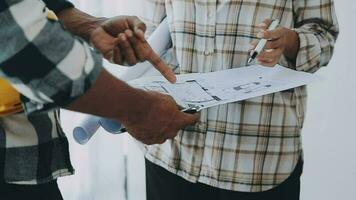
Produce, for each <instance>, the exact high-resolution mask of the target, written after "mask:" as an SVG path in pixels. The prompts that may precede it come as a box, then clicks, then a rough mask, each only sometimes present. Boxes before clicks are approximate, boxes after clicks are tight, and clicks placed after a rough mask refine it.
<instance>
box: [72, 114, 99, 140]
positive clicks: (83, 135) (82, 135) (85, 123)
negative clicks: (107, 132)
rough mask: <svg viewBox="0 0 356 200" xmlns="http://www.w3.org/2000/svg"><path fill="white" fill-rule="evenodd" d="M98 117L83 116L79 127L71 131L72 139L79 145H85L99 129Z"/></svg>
mask: <svg viewBox="0 0 356 200" xmlns="http://www.w3.org/2000/svg"><path fill="white" fill-rule="evenodd" d="M100 119H101V118H100V117H96V116H93V115H83V119H82V120H81V121H80V122H79V125H78V126H77V127H75V128H74V130H73V138H74V140H75V141H76V142H78V143H79V144H86V143H87V142H88V141H89V140H90V138H91V137H92V136H93V135H94V134H95V133H96V131H97V130H98V129H99V127H100V124H99V120H100Z"/></svg>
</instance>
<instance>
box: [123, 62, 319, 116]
mask: <svg viewBox="0 0 356 200" xmlns="http://www.w3.org/2000/svg"><path fill="white" fill-rule="evenodd" d="M319 79H320V78H319V77H318V76H316V75H314V74H310V73H305V72H297V71H295V70H291V69H288V68H285V67H282V66H279V65H277V66H275V67H273V68H269V67H263V66H259V65H254V66H248V67H242V68H236V69H228V70H223V71H217V72H210V73H204V74H203V73H195V74H184V75H178V76H177V83H176V84H170V83H168V82H167V81H166V80H165V79H164V78H162V77H161V76H155V77H146V78H140V79H136V80H132V81H130V82H129V83H130V84H131V85H132V86H134V87H138V88H142V89H145V90H153V91H158V92H162V93H165V94H168V95H171V96H172V97H173V98H174V99H175V100H176V102H177V103H178V104H179V105H180V106H182V107H183V108H192V107H194V108H198V110H201V109H205V108H209V107H213V106H217V105H221V104H226V103H231V102H235V101H241V100H245V99H249V98H253V97H257V96H262V95H266V94H271V93H275V92H279V91H283V90H288V89H291V88H295V87H299V86H302V85H306V84H309V83H312V82H314V81H317V80H319Z"/></svg>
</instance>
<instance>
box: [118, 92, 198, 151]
mask: <svg viewBox="0 0 356 200" xmlns="http://www.w3.org/2000/svg"><path fill="white" fill-rule="evenodd" d="M142 103H143V107H142V108H140V106H139V105H137V106H138V108H139V109H142V110H139V111H138V112H139V113H135V112H133V113H131V114H130V116H128V118H127V120H124V121H122V123H123V124H124V125H125V127H126V129H127V131H128V132H129V133H130V134H131V135H132V136H133V137H134V138H136V139H137V140H139V141H141V142H143V143H145V144H149V145H150V144H162V143H163V142H165V141H166V140H167V139H172V138H174V137H175V136H176V135H177V134H178V131H179V130H181V129H183V128H184V127H186V126H188V125H194V124H195V123H196V122H197V121H198V119H199V117H198V115H197V114H195V115H193V114H186V113H183V112H181V111H180V110H179V108H178V106H177V104H176V103H175V101H174V100H173V99H172V98H171V97H170V96H167V95H163V94H160V93H157V92H147V93H146V95H145V98H144V102H142Z"/></svg>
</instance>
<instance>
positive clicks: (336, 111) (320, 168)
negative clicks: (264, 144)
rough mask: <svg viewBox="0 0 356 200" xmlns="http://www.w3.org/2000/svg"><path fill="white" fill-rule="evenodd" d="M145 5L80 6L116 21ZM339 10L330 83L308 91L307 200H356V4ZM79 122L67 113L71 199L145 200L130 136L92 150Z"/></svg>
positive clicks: (109, 1)
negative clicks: (77, 133)
mask: <svg viewBox="0 0 356 200" xmlns="http://www.w3.org/2000/svg"><path fill="white" fill-rule="evenodd" d="M139 1H140V0H130V1H127V0H126V1H125V0H77V1H74V2H76V5H78V6H79V7H81V8H83V9H84V10H86V11H88V12H90V13H92V14H94V15H100V16H102V15H105V16H113V15H119V14H123V13H130V14H135V13H137V12H139V11H140V9H143V8H140V7H139V6H140V4H139ZM335 4H336V9H337V15H338V18H339V23H340V28H341V34H340V37H339V40H338V42H337V45H336V50H335V56H334V58H333V60H332V62H331V63H330V64H329V66H328V67H327V68H324V69H322V70H321V71H320V72H318V73H319V74H321V75H322V76H324V77H325V78H326V79H325V81H322V82H320V83H316V84H313V85H311V86H309V88H308V90H309V102H308V113H307V119H306V123H305V127H304V130H303V134H302V135H303V142H304V144H303V145H304V150H305V168H304V174H303V181H302V195H301V199H302V200H319V199H323V200H335V199H340V200H354V199H356V155H355V154H356V130H355V128H356V126H355V125H356V116H355V115H356V89H355V88H356V78H355V77H356V64H355V58H356V54H355V53H356V42H355V39H354V37H355V36H356V28H355V26H356V22H355V20H356V1H354V0H337V1H335ZM79 119H80V117H79V116H78V115H76V114H73V113H68V112H65V113H63V124H64V128H65V130H66V132H67V133H68V137H69V139H70V148H71V149H70V150H71V156H72V162H73V164H74V166H75V168H76V170H77V171H76V175H74V176H71V177H66V178H63V179H61V180H60V186H61V190H62V192H63V195H64V197H65V199H66V200H102V199H105V200H111V199H112V200H114V199H117V200H124V199H126V197H128V199H130V200H144V199H145V184H144V166H143V164H144V163H143V159H142V155H140V152H139V151H138V149H137V148H136V147H135V146H134V144H133V143H132V141H130V140H128V137H127V136H125V135H122V136H112V135H109V134H107V133H105V132H104V131H102V130H100V131H99V133H98V134H96V135H95V136H94V138H93V140H92V141H90V143H89V144H88V145H86V146H80V145H78V144H75V143H74V142H72V140H71V135H70V133H71V131H72V129H73V127H74V126H75V125H76V124H77V123H78V120H79ZM125 157H127V158H128V159H127V160H128V169H127V170H126V169H125V165H124V163H125ZM125 171H127V172H128V173H125ZM125 180H127V181H126V186H127V190H125ZM126 191H127V192H126Z"/></svg>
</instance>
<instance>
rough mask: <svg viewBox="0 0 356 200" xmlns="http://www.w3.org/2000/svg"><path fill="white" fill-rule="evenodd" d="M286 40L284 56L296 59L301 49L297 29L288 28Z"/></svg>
mask: <svg viewBox="0 0 356 200" xmlns="http://www.w3.org/2000/svg"><path fill="white" fill-rule="evenodd" d="M286 40H287V41H286V48H285V50H284V56H286V57H287V58H288V59H290V60H295V59H296V58H297V55H298V51H299V35H298V33H297V32H296V31H294V30H291V29H288V31H287V35H286Z"/></svg>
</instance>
